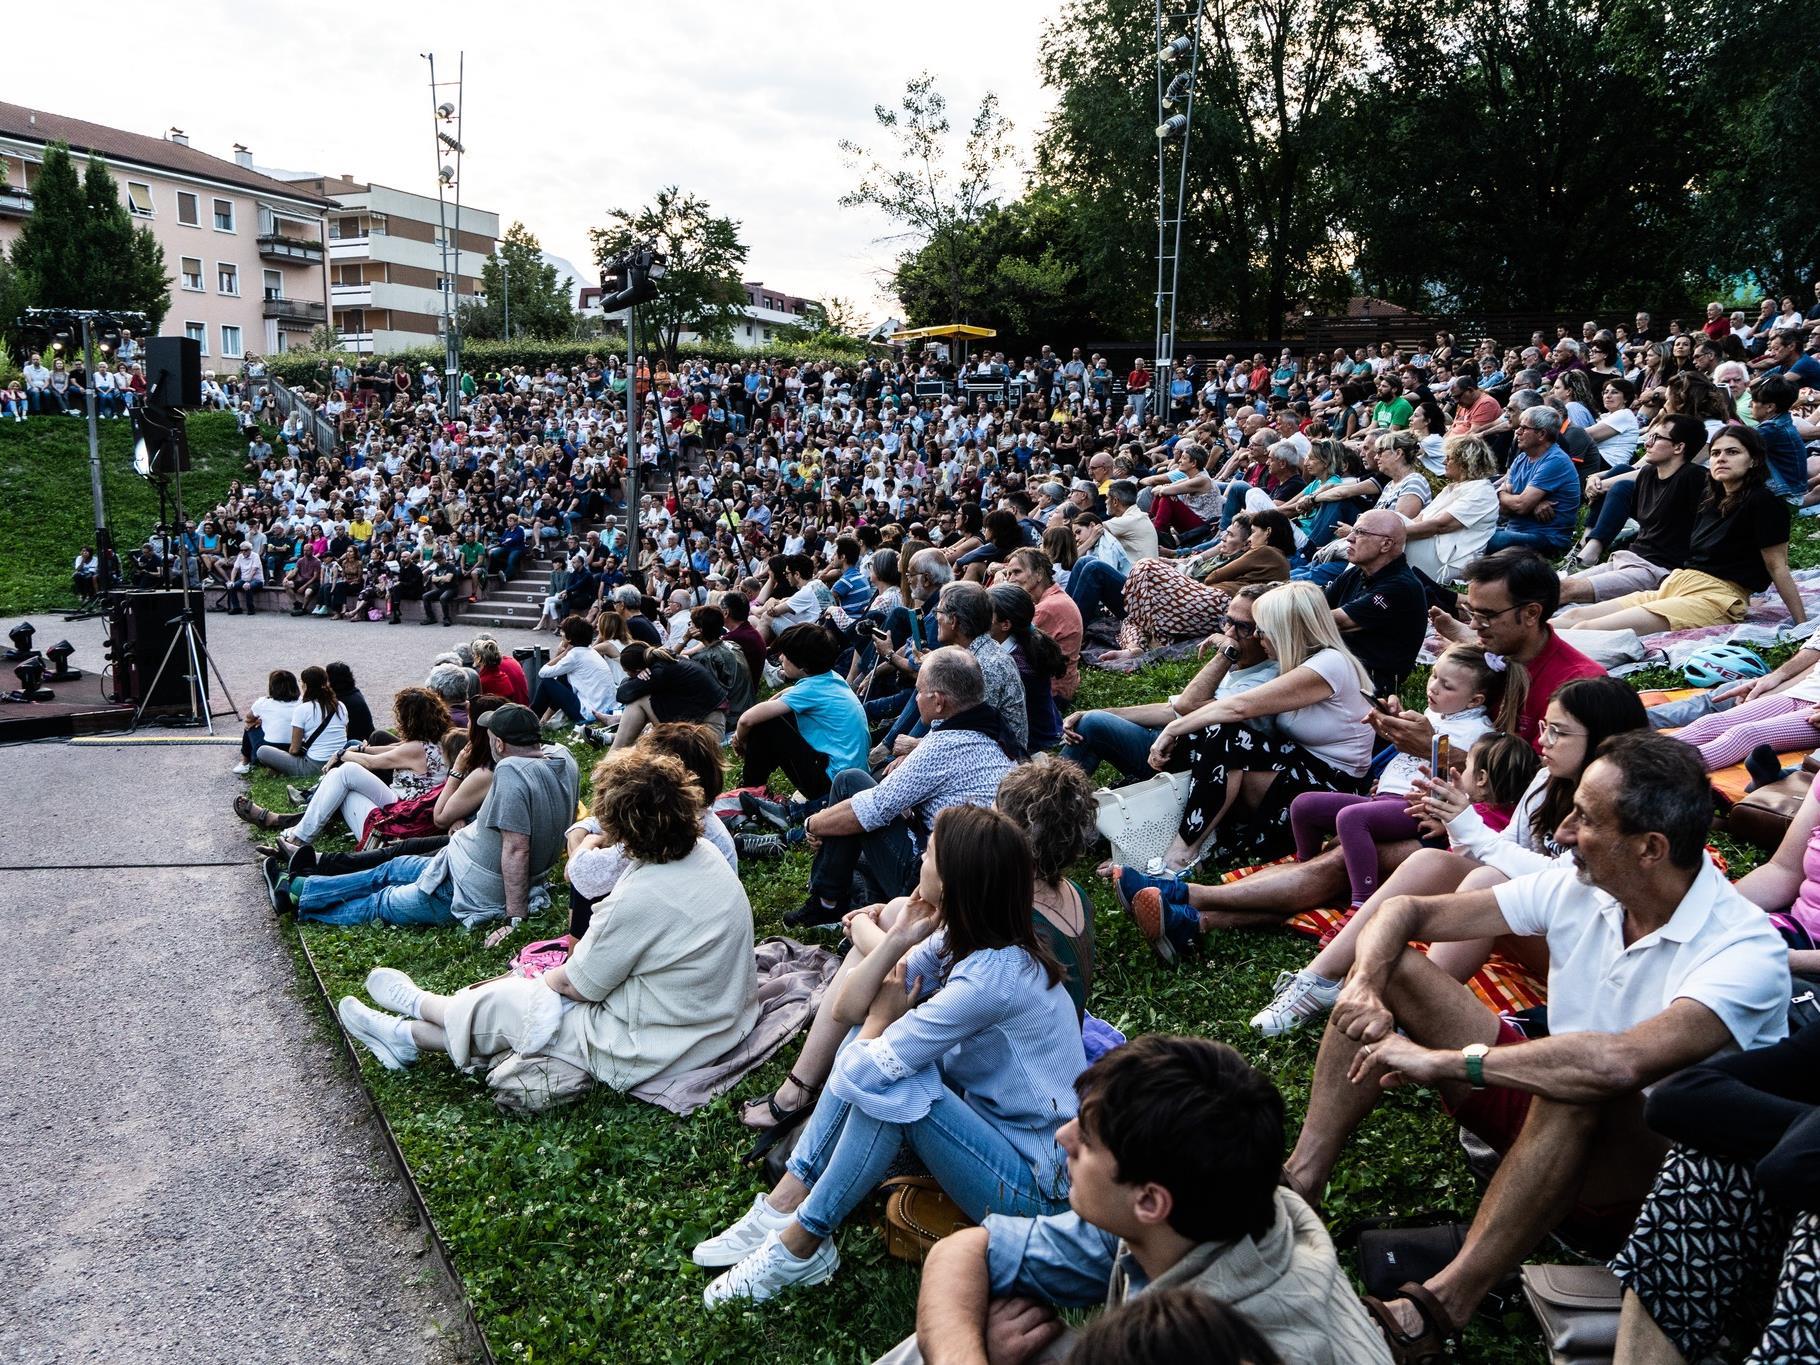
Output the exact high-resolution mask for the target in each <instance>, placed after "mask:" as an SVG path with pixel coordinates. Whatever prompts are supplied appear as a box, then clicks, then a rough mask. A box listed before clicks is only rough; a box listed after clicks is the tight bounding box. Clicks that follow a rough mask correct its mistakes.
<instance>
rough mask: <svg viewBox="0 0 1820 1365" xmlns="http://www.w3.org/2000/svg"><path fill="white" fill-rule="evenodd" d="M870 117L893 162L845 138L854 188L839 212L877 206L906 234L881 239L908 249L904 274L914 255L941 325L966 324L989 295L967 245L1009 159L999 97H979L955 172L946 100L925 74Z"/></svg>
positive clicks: (1008, 130)
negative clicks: (940, 310)
mask: <svg viewBox="0 0 1820 1365" xmlns="http://www.w3.org/2000/svg"><path fill="white" fill-rule="evenodd" d="M872 112H873V116H874V117H875V118H876V119H877V120H878V125H879V127H880V128H882V129H884V130H885V131H886V132H887V133H888V134H889V135H890V136H891V138H892V139H893V140H894V141H895V142H896V144H897V159H896V162H895V163H894V164H886V162H884V161H883V160H881V159H880V158H879V157H877V156H875V155H873V154H872V153H870V152H868V151H866V150H865V149H864V148H863V147H860V146H859V145H858V144H857V143H854V142H850V141H844V140H843V141H842V142H841V144H840V150H841V153H842V155H844V156H845V157H846V159H847V163H848V165H849V167H851V168H855V169H858V170H859V172H860V179H859V183H858V184H857V185H855V186H854V187H853V188H852V189H851V190H849V191H847V192H846V193H845V194H843V195H842V196H841V197H840V204H841V207H842V208H860V207H870V208H875V209H878V210H879V211H880V212H882V213H884V214H885V216H886V217H888V218H890V219H892V220H893V221H894V222H896V223H897V224H899V225H900V227H901V228H902V229H903V230H902V231H901V232H898V233H896V234H893V235H892V236H891V237H887V238H885V239H884V240H886V241H898V242H903V243H904V244H905V251H904V255H903V256H902V257H901V258H900V259H899V262H898V265H899V269H900V270H901V269H902V267H903V265H904V263H905V262H906V261H907V260H909V259H910V258H912V257H915V258H917V259H918V260H919V261H920V263H921V264H920V270H921V272H922V274H923V277H924V278H925V279H926V280H927V281H928V282H929V285H930V287H931V288H932V289H933V290H934V291H935V297H937V298H939V300H940V301H941V303H942V305H943V306H944V307H945V309H946V316H945V317H942V318H940V319H936V320H937V321H941V322H966V321H969V320H970V319H971V317H972V314H973V313H974V312H975V311H976V310H977V309H978V308H980V307H981V306H982V305H983V304H984V302H985V298H986V290H985V288H984V282H983V281H982V280H981V279H980V277H979V275H978V272H977V271H976V270H974V269H973V262H972V261H971V260H970V258H969V255H968V252H967V242H968V240H969V235H970V233H971V232H972V230H973V229H975V228H977V227H978V226H979V224H980V222H981V221H982V220H983V219H984V218H985V216H986V214H987V213H988V212H989V211H990V210H991V209H992V208H993V207H994V206H995V205H996V204H997V202H998V188H997V185H996V183H995V182H996V180H997V177H998V174H999V171H1000V169H1001V168H1002V167H1003V166H1005V165H1006V164H1007V163H1008V162H1009V161H1010V159H1011V154H1010V151H1009V145H1010V133H1011V121H1010V120H1009V119H1007V118H1005V117H1004V116H1003V115H1002V114H1000V113H999V107H998V96H997V95H995V94H992V93H991V92H990V91H988V92H987V93H986V95H985V96H984V97H983V98H982V99H981V100H980V105H979V109H978V110H977V111H976V112H975V113H974V116H973V123H972V126H971V127H970V128H969V129H968V132H967V138H966V141H965V142H964V143H963V144H962V146H961V148H960V164H959V167H958V169H956V170H954V171H950V170H949V167H948V160H949V148H948V145H947V143H948V135H949V133H950V132H951V131H952V129H951V126H950V124H949V122H948V101H947V99H946V97H944V96H943V95H942V93H941V91H939V90H937V89H936V87H935V77H933V76H931V75H930V74H929V73H928V72H926V71H925V72H924V73H923V74H922V75H920V76H917V77H915V78H914V79H912V80H911V81H910V82H909V83H908V84H906V85H905V87H904V95H903V99H902V100H901V101H900V106H899V108H897V109H887V108H886V107H885V106H884V105H882V104H880V105H875V106H874V107H873V111H872Z"/></svg>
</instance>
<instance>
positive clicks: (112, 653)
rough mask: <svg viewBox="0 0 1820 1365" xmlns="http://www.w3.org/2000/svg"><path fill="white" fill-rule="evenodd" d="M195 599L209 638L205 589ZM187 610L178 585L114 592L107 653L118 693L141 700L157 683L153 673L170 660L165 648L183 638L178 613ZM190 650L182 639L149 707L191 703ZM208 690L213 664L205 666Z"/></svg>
mask: <svg viewBox="0 0 1820 1365" xmlns="http://www.w3.org/2000/svg"><path fill="white" fill-rule="evenodd" d="M191 601H192V602H194V603H195V605H196V608H197V611H196V618H195V620H196V638H197V639H198V640H199V641H200V640H203V639H204V638H205V628H206V622H207V619H208V618H207V616H206V615H205V614H204V612H203V610H202V608H203V606H204V603H203V600H202V595H201V594H200V593H192V594H191ZM182 610H183V593H182V592H181V591H179V590H178V589H175V588H148V589H141V590H138V591H134V592H118V593H115V594H114V598H113V603H112V608H111V610H110V612H109V614H108V630H107V657H108V661H109V662H110V663H112V664H113V666H114V673H113V693H112V695H113V699H114V700H115V701H117V702H125V703H127V704H128V705H130V706H138V705H139V704H140V703H142V702H144V701H145V699H146V693H147V692H148V690H150V689H151V686H152V677H153V675H154V674H156V673H157V672H158V665H159V664H160V663H162V662H163V661H164V656H165V651H167V650H169V649H170V648H171V641H172V640H174V639H176V638H177V625H176V618H177V616H178V614H179V613H181V612H182ZM189 673H190V653H189V650H188V649H186V648H185V647H184V646H183V645H182V644H181V643H179V644H178V646H177V648H176V649H175V650H174V651H172V652H171V662H170V666H169V667H168V668H166V669H165V670H164V676H163V677H161V678H159V679H158V687H157V691H156V692H153V693H152V698H151V702H150V705H149V706H148V707H147V709H148V710H152V711H187V710H188V709H189V706H190V681H189ZM202 694H203V697H204V699H205V700H206V698H207V697H208V665H207V663H206V662H204V664H203V667H202Z"/></svg>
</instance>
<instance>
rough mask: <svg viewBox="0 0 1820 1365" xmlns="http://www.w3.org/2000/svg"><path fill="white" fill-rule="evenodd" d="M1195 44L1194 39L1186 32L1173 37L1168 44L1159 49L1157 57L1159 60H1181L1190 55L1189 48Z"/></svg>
mask: <svg viewBox="0 0 1820 1365" xmlns="http://www.w3.org/2000/svg"><path fill="white" fill-rule="evenodd" d="M1193 46H1194V40H1193V39H1191V38H1190V37H1189V36H1188V35H1187V34H1186V33H1184V34H1183V35H1182V36H1181V37H1179V38H1171V39H1170V40H1169V44H1168V46H1166V47H1162V48H1159V49H1157V54H1156V59H1157V60H1158V61H1159V62H1167V61H1177V62H1179V61H1181V60H1182V58H1184V57H1186V56H1187V55H1188V52H1189V49H1190V48H1192V47H1193Z"/></svg>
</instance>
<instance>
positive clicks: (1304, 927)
mask: <svg viewBox="0 0 1820 1365" xmlns="http://www.w3.org/2000/svg"><path fill="white" fill-rule="evenodd" d="M1294 861H1295V859H1294V858H1293V857H1290V858H1278V859H1276V862H1275V863H1259V864H1256V865H1254V866H1251V867H1236V868H1234V869H1233V870H1232V871H1230V872H1228V873H1226V874H1225V875H1224V876H1222V877H1221V878H1220V881H1221V883H1222V884H1223V883H1227V882H1236V881H1239V880H1241V879H1242V878H1245V877H1250V876H1253V875H1255V874H1256V873H1259V872H1262V871H1263V870H1264V869H1265V868H1267V867H1274V866H1275V865H1276V863H1288V862H1294ZM1351 918H1352V909H1351V907H1349V906H1348V907H1338V908H1335V909H1331V910H1307V911H1304V912H1303V913H1301V914H1299V915H1291V916H1290V917H1289V921H1288V923H1289V927H1290V928H1291V929H1294V930H1295V931H1296V932H1297V933H1299V934H1306V935H1307V936H1308V937H1309V938H1312V939H1314V940H1316V941H1317V943H1320V944H1325V943H1326V942H1327V941H1328V940H1329V939H1331V938H1332V937H1333V936H1334V935H1335V934H1337V933H1339V932H1340V929H1341V927H1342V926H1343V925H1344V924H1345V923H1346V921H1347V920H1349V919H1351ZM1411 946H1412V947H1415V948H1419V949H1422V950H1423V951H1427V948H1428V945H1427V944H1425V943H1416V944H1412V945H1411ZM1466 984H1467V985H1469V986H1471V987H1472V990H1473V994H1475V995H1477V996H1478V997H1479V999H1481V1000H1483V1001H1484V1002H1485V1005H1486V1007H1487V1008H1488V1009H1490V1010H1491V1011H1492V1013H1494V1014H1514V1013H1516V1012H1517V1011H1519V1010H1526V1009H1530V1008H1533V1007H1534V1006H1536V1005H1540V1004H1543V1003H1544V1002H1546V1001H1547V999H1548V989H1547V987H1546V985H1545V984H1544V983H1543V982H1540V981H1538V980H1536V978H1535V977H1534V976H1532V975H1531V974H1530V972H1529V970H1528V969H1527V968H1525V967H1524V966H1522V965H1521V964H1520V963H1516V962H1512V961H1511V960H1510V959H1509V958H1507V957H1505V956H1503V955H1502V954H1501V953H1493V954H1492V956H1491V960H1490V961H1489V962H1487V963H1486V964H1485V965H1484V966H1483V967H1481V968H1479V970H1478V971H1477V972H1475V973H1474V974H1473V978H1472V980H1471V981H1469V982H1467V983H1466Z"/></svg>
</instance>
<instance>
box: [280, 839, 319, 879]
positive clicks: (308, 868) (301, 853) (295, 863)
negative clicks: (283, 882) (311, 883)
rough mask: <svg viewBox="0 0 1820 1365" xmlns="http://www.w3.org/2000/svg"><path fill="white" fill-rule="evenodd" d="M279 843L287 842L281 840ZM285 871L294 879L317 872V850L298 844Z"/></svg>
mask: <svg viewBox="0 0 1820 1365" xmlns="http://www.w3.org/2000/svg"><path fill="white" fill-rule="evenodd" d="M278 842H279V843H280V844H282V843H284V842H285V840H284V839H282V838H281V839H279V841H278ZM285 871H287V872H289V873H290V874H291V876H293V877H308V876H310V875H311V874H312V873H314V872H315V871H316V850H315V849H314V848H312V847H310V845H308V844H298V845H297V850H296V852H294V853H292V854H291V856H290V859H289V861H288V862H286V864H285Z"/></svg>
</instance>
